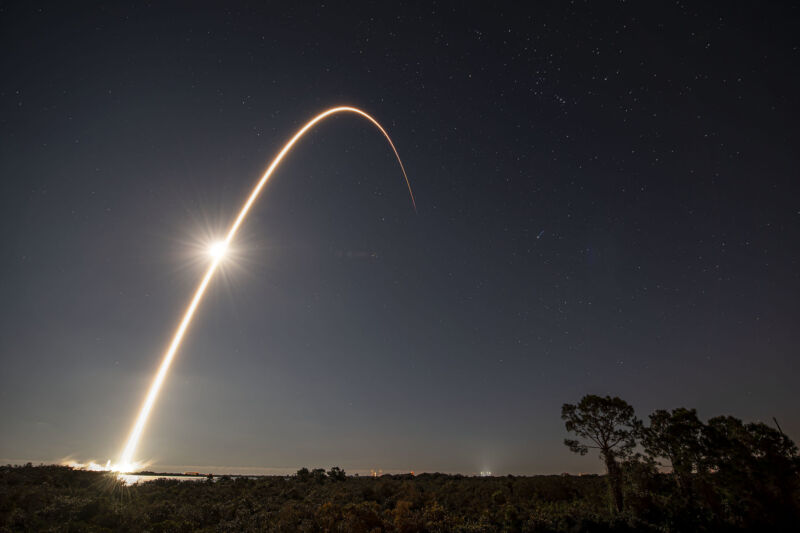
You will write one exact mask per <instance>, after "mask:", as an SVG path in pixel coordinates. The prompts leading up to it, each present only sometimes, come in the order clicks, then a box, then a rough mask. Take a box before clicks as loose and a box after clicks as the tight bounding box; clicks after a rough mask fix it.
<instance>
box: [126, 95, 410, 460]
mask: <svg viewBox="0 0 800 533" xmlns="http://www.w3.org/2000/svg"><path fill="white" fill-rule="evenodd" d="M336 113H355V114H357V115H360V116H362V117H364V118H365V119H367V120H369V121H370V122H372V124H374V125H375V127H377V128H378V129H379V130H380V131H381V133H383V136H384V137H386V140H387V141H388V142H389V146H391V147H392V151H393V152H394V155H395V157H396V158H397V162H398V163H399V164H400V170H401V171H402V172H403V177H404V178H405V180H406V186H407V187H408V194H409V196H411V204H412V205H413V206H414V210H415V211H416V209H417V204H416V201H415V199H414V192H413V191H412V190H411V182H410V181H409V180H408V174H406V169H405V167H404V166H403V162H402V161H401V160H400V154H399V153H398V152H397V148H395V146H394V143H393V142H392V139H391V138H390V137H389V134H388V133H387V132H386V130H385V129H383V126H381V125H380V124H379V123H378V121H377V120H375V119H374V118H372V117H371V116H370V115H368V114H367V113H365V112H364V111H362V110H360V109H357V108H355V107H346V106H343V107H333V108H331V109H328V110H326V111H323V112H322V113H320V114H319V115H317V116H316V117H314V118H313V119H311V120H309V121H308V122H307V123H306V124H305V125H304V126H303V127H302V128H300V130H299V131H298V132H297V133H295V134H294V137H292V138H291V139H289V141H288V142H287V143H286V144H285V145H284V146H283V148H282V149H281V151H280V152H278V155H277V156H275V159H273V160H272V163H270V165H269V167H267V170H266V172H264V175H263V176H261V179H260V180H259V181H258V183H257V184H256V186H255V187H254V188H253V191H252V192H251V193H250V196H249V197H248V198H247V201H246V202H245V203H244V205H243V206H242V209H241V210H240V211H239V215H238V216H237V217H236V220H234V222H233V225H231V227H230V229H229V230H228V235H227V236H226V237H225V240H224V241H220V242H218V243H215V244H214V245H213V246H212V248H211V250H210V254H211V257H212V261H211V265H210V266H209V267H208V270H207V271H206V273H205V275H204V276H203V279H202V281H201V282H200V285H199V286H198V287H197V290H196V291H195V293H194V296H192V300H191V302H190V303H189V306H188V307H187V308H186V311H185V312H184V314H183V318H182V319H181V322H180V325H179V326H178V329H177V330H175V334H174V335H173V337H172V342H171V343H170V345H169V348H168V349H167V351H166V353H165V354H164V359H163V360H162V361H161V365H160V366H159V367H158V372H156V375H155V377H154V378H153V382H152V383H151V384H150V388H149V389H148V391H147V396H145V399H144V403H142V407H141V408H140V409H139V416H137V417H136V422H135V423H134V424H133V428H131V432H130V435H129V436H128V442H127V444H126V445H125V449H124V450H123V452H122V455H121V456H120V460H119V463H118V464H117V465H114V467H113V470H116V471H119V472H130V471H132V470H133V469H134V468H135V466H136V464H137V463H135V462H134V460H133V454H134V453H135V452H136V447H137V446H138V445H139V440H140V439H141V437H142V432H143V431H144V427H145V425H147V419H148V418H149V417H150V412H151V411H152V410H153V405H154V404H155V402H156V398H158V393H159V391H160V390H161V387H162V385H163V384H164V380H165V379H166V377H167V373H168V372H169V367H170V365H171V364H172V360H173V358H174V357H175V353H176V352H177V351H178V348H180V346H181V341H183V336H184V335H185V334H186V330H187V329H188V327H189V324H191V322H192V317H193V316H194V313H195V311H196V310H197V307H198V306H199V305H200V302H201V301H202V300H203V295H204V294H205V292H206V288H207V287H208V284H209V283H210V282H211V279H212V278H213V277H214V273H215V272H216V270H217V267H218V266H219V263H220V261H222V259H223V257H224V255H225V251H226V250H227V248H228V247H229V246H230V243H231V242H232V241H233V238H234V237H235V236H236V232H237V231H238V230H239V226H241V224H242V222H243V221H244V219H245V217H246V216H247V213H248V212H249V211H250V208H251V207H252V205H253V203H254V202H255V201H256V199H258V196H259V194H260V193H261V190H262V189H263V188H264V185H265V184H266V183H267V181H268V180H269V178H270V176H272V173H273V172H274V171H275V169H276V168H277V167H278V165H279V164H280V163H281V161H282V160H283V158H284V157H285V156H286V154H288V153H289V151H290V150H291V149H292V147H293V146H294V144H295V143H296V142H297V141H298V140H300V138H301V137H303V135H305V133H306V132H307V131H308V130H309V129H311V128H312V127H313V126H314V125H315V124H317V123H318V122H319V121H321V120H323V119H325V118H327V117H329V116H331V115H334V114H336Z"/></svg>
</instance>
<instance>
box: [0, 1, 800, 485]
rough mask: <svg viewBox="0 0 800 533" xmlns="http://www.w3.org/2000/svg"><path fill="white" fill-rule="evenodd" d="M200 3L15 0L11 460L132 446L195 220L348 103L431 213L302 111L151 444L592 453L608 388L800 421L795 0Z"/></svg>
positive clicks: (362, 146) (353, 126)
mask: <svg viewBox="0 0 800 533" xmlns="http://www.w3.org/2000/svg"><path fill="white" fill-rule="evenodd" d="M195 4H196V3H190V4H185V5H180V4H172V3H162V2H157V3H155V5H149V6H148V5H145V3H143V2H136V3H132V5H128V6H125V5H117V4H115V3H103V4H99V5H92V4H91V3H83V4H81V5H76V4H74V3H71V2H68V3H65V2H59V3H55V4H54V5H38V4H35V3H33V2H21V3H19V5H9V4H8V3H4V4H3V5H2V7H0V244H1V245H2V246H0V254H1V255H0V279H2V283H0V369H1V371H0V462H2V463H6V462H11V463H15V462H23V461H33V462H40V461H44V462H51V461H59V460H61V459H63V458H65V457H68V456H70V457H73V458H75V459H78V460H84V461H85V460H88V459H95V460H102V461H103V462H105V460H106V459H114V460H115V459H116V458H117V457H118V456H119V453H120V451H121V449H122V447H123V445H124V441H125V439H126V437H127V433H128V430H129V428H130V425H131V423H132V422H133V419H134V417H135V415H136V411H137V410H138V407H139V405H140V403H141V400H142V397H143V395H144V393H145V391H146V388H147V385H148V384H149V382H150V379H151V376H152V373H153V372H154V370H155V368H156V366H157V364H158V362H159V361H160V359H161V355H162V353H163V351H164V349H165V347H166V345H167V343H168V342H169V339H170V336H171V333H172V331H173V329H174V327H175V326H176V325H177V322H178V320H179V318H180V314H181V312H182V310H183V308H184V307H185V306H186V304H187V302H188V300H189V298H190V296H191V293H192V292H193V290H194V287H195V286H196V284H197V283H198V281H199V278H200V276H201V275H202V272H203V270H204V268H205V266H206V265H207V264H208V261H209V259H208V257H207V255H205V250H206V247H207V246H208V245H209V244H210V243H211V242H212V241H213V240H214V239H217V238H220V237H222V236H223V234H224V232H225V230H226V228H227V227H228V225H229V224H230V223H231V222H232V219H233V217H234V216H235V214H236V213H237V211H238V209H239V207H240V205H241V203H242V202H243V201H244V199H245V198H246V196H247V194H248V193H249V191H250V188H251V187H252V186H253V185H254V184H255V182H256V181H257V180H258V178H259V177H260V176H261V173H262V172H263V170H264V169H265V167H266V165H267V164H268V163H269V161H270V160H271V158H272V157H273V155H274V154H275V153H276V152H277V150H278V149H279V148H280V146H281V145H282V143H283V142H285V140H287V139H288V138H289V137H290V136H291V135H292V134H293V133H294V131H295V130H296V129H297V128H298V127H300V126H301V125H302V124H303V123H304V122H305V121H306V120H308V119H310V118H311V117H312V116H314V115H315V114H316V113H318V112H320V111H322V110H323V109H325V108H327V107H330V106H334V105H342V104H347V105H354V106H357V107H360V108H363V109H364V110H365V111H367V112H369V113H371V114H373V115H374V116H375V117H376V118H377V119H378V120H379V121H381V122H382V124H383V125H384V126H385V127H386V128H387V130H388V131H389V133H390V135H391V136H392V137H393V140H394V142H395V144H396V145H397V149H398V150H399V152H400V155H401V157H402V158H403V160H404V163H405V165H406V168H407V170H408V174H409V178H410V180H411V184H412V186H413V187H414V192H415V195H416V198H417V205H418V212H417V213H415V212H414V209H413V208H412V206H411V203H410V201H409V198H408V193H407V191H406V189H405V184H404V181H403V176H402V173H401V172H400V169H399V168H398V166H397V162H396V161H395V159H394V156H393V154H392V152H391V150H390V148H389V147H388V145H387V143H386V141H385V139H384V138H383V137H382V136H381V135H380V133H379V132H378V131H377V130H375V129H374V127H372V126H371V125H370V124H369V123H368V122H366V121H364V120H363V119H359V118H358V117H356V116H353V115H340V116H336V117H333V118H331V119H329V120H328V121H326V122H324V123H323V124H322V125H320V126H319V127H318V128H316V129H315V130H314V131H313V132H312V133H311V134H310V135H309V136H308V137H307V138H305V139H304V140H303V141H302V142H301V143H300V144H299V145H298V147H297V149H296V150H295V151H294V152H292V154H291V155H290V157H289V158H288V159H287V160H286V163H285V164H284V165H283V166H282V167H280V169H279V170H278V172H277V173H276V174H275V176H274V178H273V179H272V180H271V181H270V183H269V185H268V186H267V188H266V190H265V194H264V195H263V196H262V197H261V199H260V200H259V202H258V204H257V205H256V207H255V208H254V210H253V212H252V214H251V215H250V217H249V218H248V219H247V221H246V223H245V225H244V227H243V228H242V231H241V233H240V234H239V237H238V238H237V240H236V241H235V245H234V248H233V249H232V254H231V256H230V257H228V258H226V260H225V262H224V264H223V268H222V272H221V274H222V275H220V276H219V277H217V278H216V279H215V280H214V281H213V283H212V287H211V289H210V291H209V293H208V294H207V298H206V300H205V301H204V304H203V306H202V308H201V309H200V311H199V313H198V315H197V317H196V320H195V322H194V324H193V326H192V328H191V330H190V331H189V334H188V336H187V339H186V342H185V344H184V345H183V348H182V349H181V351H180V353H179V354H178V356H177V358H176V360H175V363H174V365H173V368H172V373H171V375H170V376H169V378H168V380H167V382H166V385H165V388H164V389H163V391H162V394H161V396H160V398H159V401H158V404H157V407H156V410H155V412H154V416H153V417H152V418H151V421H150V424H149V426H148V427H147V429H146V431H145V434H144V437H143V440H142V442H141V445H140V447H139V451H138V453H137V456H138V458H139V459H151V460H154V461H155V462H156V465H157V466H163V467H164V468H167V467H168V466H175V467H176V468H183V467H185V466H186V465H198V466H204V467H212V466H213V467H217V470H227V471H235V470H237V469H238V470H242V469H243V468H244V467H252V468H263V469H269V468H277V469H286V470H288V471H291V470H296V469H297V468H299V467H300V466H304V465H305V466H309V467H313V466H323V467H329V466H331V465H339V466H341V467H343V468H344V469H345V470H347V471H349V472H355V471H368V470H369V469H371V468H374V469H376V470H377V469H383V470H385V471H395V470H401V471H409V470H414V471H418V472H419V471H445V472H463V473H473V472H478V471H482V470H491V471H492V472H494V473H497V474H505V473H515V474H532V473H554V472H556V473H557V472H562V471H570V472H580V471H599V470H601V469H602V464H601V463H600V461H598V460H597V459H596V458H594V457H591V458H589V457H579V456H575V455H574V454H572V453H570V451H569V450H568V449H567V448H566V447H565V446H564V445H563V439H564V438H565V437H566V436H567V435H566V432H565V430H564V425H563V422H562V421H561V420H560V408H561V404H562V403H564V402H575V401H577V400H578V399H580V397H581V396H583V395H584V394H589V393H593V394H602V395H605V394H611V395H618V396H620V397H622V398H624V399H626V400H627V401H628V402H630V403H631V404H632V405H634V407H635V408H636V410H637V414H638V415H639V416H640V417H646V416H647V414H649V413H650V412H652V410H654V409H656V408H673V407H679V406H686V407H697V408H698V411H699V414H700V415H701V417H702V418H703V419H705V418H708V417H710V416H715V415H719V414H731V415H734V416H738V417H741V418H743V419H745V420H748V421H751V420H752V421H754V420H759V421H764V422H767V423H770V424H772V417H773V416H774V417H777V419H778V421H779V422H780V424H781V426H782V427H783V429H784V430H785V431H786V432H787V433H788V434H789V435H790V436H791V437H792V438H793V439H795V440H798V439H800V403H798V401H797V400H798V397H797V383H798V375H800V373H799V372H800V368H799V367H798V355H799V352H798V346H799V345H800V327H798V323H799V321H800V298H799V297H800V249H799V245H798V243H800V202H799V201H798V198H800V180H799V179H798V176H799V174H798V171H799V170H800V165H798V162H800V157H799V156H798V146H797V145H798V138H800V137H798V134H800V120H799V119H800V116H799V113H798V98H797V95H798V94H800V74H799V72H800V70H799V69H798V65H800V57H799V56H800V48H798V46H800V38H799V37H798V35H800V34H799V33H797V31H796V28H797V27H798V23H800V12H799V11H800V10H799V9H798V8H797V6H796V5H794V6H792V5H790V3H786V5H781V4H772V5H771V6H770V7H769V8H767V7H763V6H761V5H760V4H759V3H755V2H753V3H744V4H736V5H734V3H730V2H722V3H719V4H717V5H706V3H702V5H699V6H698V5H694V6H692V5H687V4H684V3H683V2H677V3H666V2H663V3H654V2H633V3H631V2H629V3H616V2H614V3H612V2H592V3H582V2H575V3H569V4H567V3H566V2H556V3H552V4H549V3H528V2H525V3H522V2H520V4H525V7H520V10H519V11H514V10H513V9H512V8H511V7H510V6H507V5H503V3H486V4H485V5H484V7H483V8H478V7H475V6H470V5H468V4H471V3H462V2H457V3H455V4H452V5H451V4H443V3H438V2H419V3H414V4H401V3H391V4H389V3H384V4H381V3H375V4H366V5H364V6H355V5H354V4H353V3H351V2H347V3H341V2H336V3H334V2H332V3H330V4H319V5H313V6H312V5H311V4H310V3H306V2H284V3H281V4H276V5H267V4H266V3H265V4H263V5H262V4H261V3H258V2H250V3H241V4H236V3H224V4H225V5H223V3H220V4H219V5H217V6H215V7H200V6H199V5H195ZM345 4H346V5H347V6H346V7H345ZM698 4H700V3H698ZM737 6H738V7H737ZM378 7H381V9H380V10H378ZM263 471H268V470H263Z"/></svg>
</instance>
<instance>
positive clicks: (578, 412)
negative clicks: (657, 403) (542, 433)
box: [561, 394, 641, 511]
mask: <svg viewBox="0 0 800 533" xmlns="http://www.w3.org/2000/svg"><path fill="white" fill-rule="evenodd" d="M561 418H562V419H563V420H564V421H565V425H566V428H567V431H569V432H571V433H575V434H576V435H577V436H579V437H581V438H582V439H584V440H585V441H589V442H581V441H578V440H571V439H564V444H566V445H567V446H568V447H569V449H570V450H572V451H573V452H575V453H579V454H581V455H586V454H587V453H588V451H589V449H596V450H598V451H599V452H600V458H601V459H602V460H603V462H604V463H605V465H606V472H607V473H608V487H609V492H610V493H611V498H612V501H613V503H614V508H615V509H616V510H617V511H622V509H623V502H622V470H621V468H620V465H619V460H621V459H624V458H626V457H628V456H630V455H631V452H632V451H633V448H634V447H635V446H636V436H637V433H638V431H639V430H640V428H641V423H640V422H639V420H637V419H636V417H635V416H634V411H633V407H631V406H630V405H629V404H628V402H626V401H625V400H622V399H620V398H617V397H613V398H612V397H611V396H605V397H601V396H596V395H594V394H587V395H586V396H584V397H583V398H581V401H580V402H578V404H577V405H572V404H568V403H565V404H564V405H563V407H562V408H561Z"/></svg>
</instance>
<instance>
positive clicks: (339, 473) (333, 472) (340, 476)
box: [328, 466, 347, 481]
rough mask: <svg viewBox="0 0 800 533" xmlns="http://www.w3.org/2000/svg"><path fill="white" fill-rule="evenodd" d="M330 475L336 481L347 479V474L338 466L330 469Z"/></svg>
mask: <svg viewBox="0 0 800 533" xmlns="http://www.w3.org/2000/svg"><path fill="white" fill-rule="evenodd" d="M328 477H329V478H331V479H332V480H334V481H344V480H346V479H347V474H345V472H344V470H342V469H341V468H339V467H338V466H333V467H331V469H330V470H328Z"/></svg>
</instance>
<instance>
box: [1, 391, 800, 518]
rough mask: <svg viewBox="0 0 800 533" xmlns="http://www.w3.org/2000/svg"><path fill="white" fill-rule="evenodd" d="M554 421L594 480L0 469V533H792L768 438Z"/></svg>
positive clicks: (614, 403)
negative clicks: (147, 475)
mask: <svg viewBox="0 0 800 533" xmlns="http://www.w3.org/2000/svg"><path fill="white" fill-rule="evenodd" d="M561 414H562V418H563V419H564V422H565V427H566V430H567V432H568V434H569V437H570V438H568V439H566V440H565V443H566V445H567V446H568V447H569V448H570V450H572V451H573V452H575V453H578V454H581V455H586V454H588V453H590V452H591V453H597V455H598V456H599V458H600V459H601V460H602V462H603V464H604V466H605V470H606V473H605V475H584V476H571V475H561V476H512V475H509V476H502V477H500V476H497V477H475V476H472V477H469V476H463V475H448V474H420V475H416V476H415V475H412V474H404V475H383V476H379V477H377V478H373V477H357V476H348V475H347V474H346V473H345V472H344V470H342V469H341V468H338V467H332V468H330V469H329V470H327V471H325V470H324V469H322V468H314V469H308V468H301V469H300V470H298V471H297V473H296V474H295V475H292V476H263V477H259V478H236V477H231V476H218V477H214V478H213V479H212V478H209V479H207V480H205V481H193V482H190V481H180V480H174V479H160V480H157V481H151V482H147V483H139V484H136V485H132V486H128V485H123V484H121V483H120V482H119V480H118V479H117V478H116V476H115V475H113V474H110V473H104V472H88V471H80V470H73V469H71V468H69V467H64V466H55V465H50V466H46V465H41V466H33V465H31V464H28V465H24V466H10V465H8V466H0V533H2V532H6V531H130V532H134V531H152V532H184V531H185V532H190V531H206V532H212V531H214V532H227V531H231V532H232V531H287V532H288V531H307V532H333V531H348V532H349V531H352V532H356V533H359V532H363V533H375V532H403V533H411V532H424V531H430V532H444V531H469V532H478V531H486V532H490V531H509V532H595V531H597V532H599V531H652V532H656V531H658V532H684V531H686V532H689V531H692V532H694V531H700V532H716V531H731V532H733V531H792V532H795V531H800V458H798V450H797V447H796V446H795V444H794V443H793V442H792V441H791V439H789V437H787V436H786V435H785V434H784V433H783V432H782V431H781V430H780V428H777V429H776V428H772V427H770V426H767V425H765V424H762V423H745V422H743V421H741V420H739V419H737V418H734V417H730V416H719V417H714V418H711V419H709V420H708V421H706V422H702V421H701V420H700V419H699V418H698V416H697V412H696V411H695V410H694V409H686V408H677V409H672V410H657V411H655V412H653V413H652V414H650V415H649V417H648V419H647V420H646V421H641V420H639V419H637V418H636V416H635V413H634V409H633V407H632V406H630V405H629V404H628V403H627V402H625V401H624V400H621V399H620V398H614V397H609V396H605V397H601V396H594V395H588V396H584V397H583V398H582V399H581V400H580V401H579V402H578V403H576V404H565V405H564V406H563V408H562V413H561ZM776 425H777V423H776Z"/></svg>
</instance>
